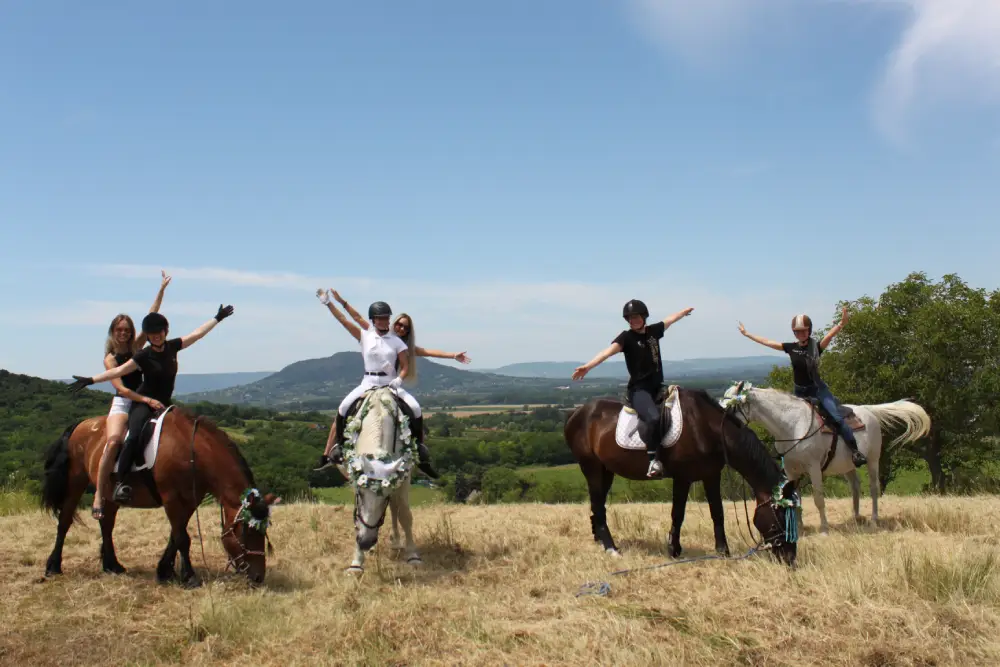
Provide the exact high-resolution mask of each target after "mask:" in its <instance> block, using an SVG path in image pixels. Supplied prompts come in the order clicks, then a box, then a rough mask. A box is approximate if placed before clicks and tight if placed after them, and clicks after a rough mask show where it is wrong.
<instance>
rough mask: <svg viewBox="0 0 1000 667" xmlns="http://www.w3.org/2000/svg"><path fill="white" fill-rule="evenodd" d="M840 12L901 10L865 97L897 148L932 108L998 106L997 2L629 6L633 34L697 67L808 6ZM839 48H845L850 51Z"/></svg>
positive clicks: (642, 1) (669, 1) (851, 0)
mask: <svg viewBox="0 0 1000 667" xmlns="http://www.w3.org/2000/svg"><path fill="white" fill-rule="evenodd" d="M831 4H834V5H842V6H843V8H844V10H845V11H854V12H862V11H863V12H871V11H875V10H881V9H883V8H888V9H892V10H894V11H900V10H902V11H904V12H905V13H906V19H905V20H906V22H905V23H903V24H902V29H901V32H900V34H899V36H898V38H897V39H896V41H895V44H894V46H893V47H892V48H891V50H890V51H889V52H888V53H887V55H886V58H885V60H884V62H882V63H876V62H873V63H872V70H873V72H875V71H878V70H881V73H880V74H879V75H878V83H877V85H876V86H875V89H874V90H873V92H872V108H873V117H874V121H875V123H876V125H877V127H878V128H879V130H880V131H881V132H883V133H884V134H885V136H887V137H888V138H890V139H892V140H894V141H897V142H902V141H904V140H905V137H906V135H907V133H908V131H907V128H908V127H909V124H910V121H912V120H913V119H914V118H915V117H916V116H917V115H919V112H921V111H923V110H925V109H930V108H931V107H933V106H934V105H938V104H948V103H950V104H954V105H970V104H974V105H975V104H988V105H996V104H1000V2H998V1H997V0H802V1H801V2H794V3H793V2H789V1H788V0H704V1H702V2H688V1H686V0H630V2H629V4H628V7H629V11H630V15H631V17H632V18H633V19H634V21H635V22H636V24H637V26H638V27H639V29H640V31H641V32H642V33H643V34H645V35H647V36H650V37H652V38H653V39H654V40H655V41H656V43H657V44H659V45H660V46H661V47H663V48H665V49H666V50H668V51H669V52H670V53H672V54H674V55H677V56H680V57H683V58H684V59H685V60H687V61H689V62H691V63H694V64H699V65H704V64H713V63H716V62H720V61H728V60H732V59H733V58H734V57H737V54H738V52H739V49H740V47H741V46H742V45H745V44H747V43H751V42H755V41H759V40H764V39H768V40H770V39H773V38H772V37H771V36H770V34H769V33H770V32H771V27H772V25H773V24H774V22H775V21H776V20H777V19H784V20H785V21H787V20H789V18H790V17H792V18H793V15H794V13H795V12H801V11H802V10H803V8H808V7H809V6H810V5H811V6H813V7H818V6H820V5H827V6H829V5H831ZM848 43H849V42H848V41H847V40H845V41H844V45H845V46H844V48H850V47H849V46H848Z"/></svg>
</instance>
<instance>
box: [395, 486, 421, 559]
mask: <svg viewBox="0 0 1000 667" xmlns="http://www.w3.org/2000/svg"><path fill="white" fill-rule="evenodd" d="M389 502H390V503H391V504H392V507H394V508H395V509H397V510H398V511H399V522H400V523H401V524H403V534H404V535H405V536H406V547H405V548H406V562H407V564H409V565H421V564H422V563H423V561H422V560H421V558H420V554H419V553H418V552H417V545H416V543H415V542H414V541H413V513H412V512H411V511H410V485H409V483H406V484H404V485H403V487H402V488H401V489H399V491H397V492H396V493H394V494H393V496H392V499H391V500H390V501H389ZM393 516H395V512H394V513H393Z"/></svg>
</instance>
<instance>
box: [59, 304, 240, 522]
mask: <svg viewBox="0 0 1000 667" xmlns="http://www.w3.org/2000/svg"><path fill="white" fill-rule="evenodd" d="M232 314H233V307H232V306H226V307H223V306H222V304H219V312H218V313H216V315H215V317H213V318H212V319H210V320H209V321H208V322H206V323H205V324H202V325H201V326H200V327H198V328H197V329H195V330H194V331H192V332H191V333H189V334H188V335H187V336H184V337H182V338H173V339H171V340H167V334H168V333H169V327H170V324H169V322H167V318H166V317H164V316H163V315H161V314H160V313H150V314H148V315H146V317H144V318H142V332H143V333H144V334H146V338H147V339H148V340H149V345H148V346H146V347H144V348H142V349H141V350H139V351H138V352H136V353H135V355H134V356H133V357H132V358H131V359H129V360H128V361H126V362H125V363H124V364H122V365H121V366H118V367H116V368H113V369H111V370H108V371H105V372H103V373H101V374H100V375H95V376H94V377H82V376H79V375H74V376H73V379H74V380H76V382H74V383H73V384H72V385H70V390H71V391H74V392H77V391H80V390H81V389H83V388H84V387H86V386H88V385H92V384H94V383H97V382H107V381H108V380H113V379H115V378H120V377H122V376H124V375H128V374H129V373H134V372H135V371H137V370H141V371H142V384H141V385H140V386H139V392H138V393H139V394H141V395H143V396H146V397H148V398H149V399H150V400H149V402H148V403H141V402H135V403H132V406H131V407H130V408H129V413H128V436H127V437H126V438H125V444H124V446H123V447H122V452H121V455H120V456H119V458H118V471H119V473H118V485H117V486H116V487H115V493H114V500H115V502H117V503H127V502H128V501H129V500H131V499H132V487H131V486H129V485H128V484H125V483H124V480H125V478H126V476H127V475H128V474H129V472H131V470H132V465H133V463H135V459H136V458H137V457H138V455H139V454H140V452H139V438H140V436H141V435H142V428H143V425H144V424H145V423H146V421H147V420H148V419H149V418H150V417H152V416H153V414H154V413H157V412H160V411H161V410H164V409H165V408H166V406H168V405H170V403H171V400H172V399H173V394H174V381H175V380H176V378H177V353H178V352H180V351H181V350H182V349H186V348H189V347H191V346H192V345H194V344H195V343H196V342H197V341H199V340H201V339H202V338H203V337H204V336H205V334H207V333H208V332H209V331H211V330H212V329H214V328H215V326H216V325H217V324H218V323H219V322H221V321H222V320H224V319H226V318H227V317H229V316H230V315H232Z"/></svg>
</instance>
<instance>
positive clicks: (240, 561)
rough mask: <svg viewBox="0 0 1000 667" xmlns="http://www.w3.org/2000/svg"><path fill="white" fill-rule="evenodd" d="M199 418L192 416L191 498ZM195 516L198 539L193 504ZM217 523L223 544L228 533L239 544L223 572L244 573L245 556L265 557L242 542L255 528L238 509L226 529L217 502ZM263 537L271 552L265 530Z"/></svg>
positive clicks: (194, 486)
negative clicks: (242, 517) (247, 533)
mask: <svg viewBox="0 0 1000 667" xmlns="http://www.w3.org/2000/svg"><path fill="white" fill-rule="evenodd" d="M200 419H201V415H198V416H196V417H195V418H194V424H193V426H192V428H191V461H190V463H191V497H192V498H198V495H197V476H196V474H195V473H196V467H195V460H194V441H195V436H197V434H198V422H199V420H200ZM195 516H196V517H197V521H198V535H199V540H200V539H201V538H200V536H201V517H200V516H198V507H197V505H196V506H195ZM219 524H220V526H221V528H222V536H221V538H220V539H221V540H222V543H223V544H225V542H226V537H228V536H229V535H232V536H233V538H234V539H235V540H236V543H237V544H239V545H240V553H238V554H237V555H236V556H229V557H228V562H227V563H226V569H225V570H223V571H224V572H228V571H229V568H230V567H232V568H233V570H234V571H236V572H239V573H240V574H245V573H246V571H247V570H249V569H250V563H248V562H247V556H265V557H266V553H265V552H264V551H256V550H251V549H247V547H246V544H245V543H244V539H243V536H244V535H245V534H246V531H247V530H256V529H252V528H250V527H249V526H248V525H247V521H246V519H240V518H239V511H237V514H236V518H234V519H233V523H232V525H231V526H229V528H228V529H226V514H225V510H224V509H223V507H222V503H221V502H220V503H219ZM236 526H241V527H242V530H241V531H240V535H237V534H236ZM264 539H265V540H266V541H267V550H268V551H269V552H273V551H274V547H273V546H271V538H269V537H268V536H267V532H266V531H265V532H264ZM226 552H227V553H228V549H227V550H226ZM201 557H202V559H203V560H204V558H205V545H204V544H202V546H201Z"/></svg>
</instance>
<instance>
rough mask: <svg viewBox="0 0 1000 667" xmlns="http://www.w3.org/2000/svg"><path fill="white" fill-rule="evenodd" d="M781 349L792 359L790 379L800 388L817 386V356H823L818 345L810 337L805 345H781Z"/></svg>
mask: <svg viewBox="0 0 1000 667" xmlns="http://www.w3.org/2000/svg"><path fill="white" fill-rule="evenodd" d="M781 348H782V349H783V350H784V351H785V353H786V354H787V355H788V356H789V357H791V359H792V377H793V378H794V380H795V384H797V385H799V386H800V387H812V386H814V385H817V384H819V355H821V354H823V350H822V349H820V347H819V343H817V342H816V339H815V338H813V337H811V336H810V338H809V342H808V343H807V344H806V345H799V344H798V342H795V343H782V344H781Z"/></svg>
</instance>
